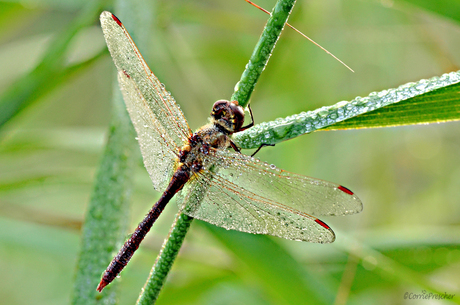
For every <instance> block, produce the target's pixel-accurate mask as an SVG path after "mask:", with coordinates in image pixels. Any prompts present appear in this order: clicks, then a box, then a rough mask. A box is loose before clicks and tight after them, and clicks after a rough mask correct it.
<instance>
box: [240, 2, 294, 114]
mask: <svg viewBox="0 0 460 305" xmlns="http://www.w3.org/2000/svg"><path fill="white" fill-rule="evenodd" d="M294 4H295V0H279V1H278V2H277V3H276V5H275V7H274V8H273V11H272V14H271V16H270V18H269V19H268V21H267V24H266V25H265V28H264V31H263V32H262V35H260V38H259V41H258V42H257V45H256V47H255V48H254V51H253V52H252V55H251V58H250V59H249V63H248V64H247V65H246V69H245V70H244V72H243V74H242V75H241V79H240V81H239V82H238V83H237V84H236V86H235V92H234V93H233V95H232V97H231V100H232V101H238V103H239V104H240V105H241V106H243V107H245V106H246V105H247V104H248V103H249V98H250V97H251V93H252V91H254V87H255V85H256V83H257V80H258V79H259V76H260V74H261V73H262V71H263V70H264V69H265V66H266V65H267V63H268V60H269V59H270V55H271V54H272V52H273V49H274V48H275V45H276V42H277V41H278V38H279V37H280V35H281V31H282V30H283V28H284V25H285V24H286V22H287V20H288V17H289V15H290V14H291V11H292V8H293V7H294Z"/></svg>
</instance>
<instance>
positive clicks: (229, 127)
mask: <svg viewBox="0 0 460 305" xmlns="http://www.w3.org/2000/svg"><path fill="white" fill-rule="evenodd" d="M211 122H212V123H213V124H215V125H217V126H219V127H220V128H223V129H224V131H225V132H228V134H232V133H234V132H237V131H239V130H240V129H241V127H242V126H243V123H244V110H243V107H241V106H240V105H238V101H231V102H229V101H226V100H219V101H217V102H215V103H214V106H213V107H212V112H211Z"/></svg>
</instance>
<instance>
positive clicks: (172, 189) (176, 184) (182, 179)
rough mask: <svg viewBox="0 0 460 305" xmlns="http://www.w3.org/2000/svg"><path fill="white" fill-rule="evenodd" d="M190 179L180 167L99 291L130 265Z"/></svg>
mask: <svg viewBox="0 0 460 305" xmlns="http://www.w3.org/2000/svg"><path fill="white" fill-rule="evenodd" d="M189 179H190V170H189V169H188V168H187V167H185V166H181V167H179V168H178V169H177V170H176V171H175V172H174V174H173V176H172V178H171V181H170V182H169V185H168V187H167V188H166V190H165V191H164V193H163V195H161V198H160V199H159V200H158V201H157V203H155V205H154V206H153V207H152V208H151V209H150V211H149V213H148V214H147V215H146V216H145V217H144V219H143V220H142V221H141V223H139V225H138V226H137V228H136V230H135V231H134V233H133V234H132V235H131V237H130V238H129V239H128V240H127V241H126V242H125V244H124V245H123V247H122V248H121V249H120V251H119V252H118V254H117V256H115V257H114V258H113V259H112V262H111V263H110V265H109V266H108V267H107V269H106V270H105V272H104V274H103V276H102V279H101V282H100V283H99V285H98V286H97V291H99V292H101V291H102V289H104V287H105V286H107V285H108V284H110V283H111V282H112V281H113V280H114V279H115V277H117V275H118V274H119V273H120V272H121V271H122V270H123V268H124V267H125V266H126V265H127V264H128V262H129V261H130V259H131V257H132V256H133V254H134V252H136V250H137V249H138V248H139V245H140V243H141V242H142V240H143V239H144V237H145V235H147V233H148V232H149V231H150V228H152V225H153V224H154V223H155V221H156V220H157V218H158V217H159V216H160V214H161V212H163V210H164V208H165V207H166V204H168V202H169V201H170V200H171V199H172V197H173V196H174V195H175V194H176V193H177V192H178V191H179V190H181V189H182V187H183V186H184V184H185V183H186V182H187V181H188V180H189Z"/></svg>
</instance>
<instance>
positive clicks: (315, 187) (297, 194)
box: [215, 150, 363, 216]
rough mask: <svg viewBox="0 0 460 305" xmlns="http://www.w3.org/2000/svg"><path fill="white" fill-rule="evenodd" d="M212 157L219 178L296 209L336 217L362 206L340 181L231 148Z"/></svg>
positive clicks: (352, 212)
mask: <svg viewBox="0 0 460 305" xmlns="http://www.w3.org/2000/svg"><path fill="white" fill-rule="evenodd" d="M215 157H216V159H217V160H218V162H219V163H220V165H221V169H220V170H219V172H218V175H219V177H221V178H222V179H225V180H228V181H231V182H232V183H233V184H235V185H237V186H238V187H241V188H245V189H246V190H248V191H250V192H252V193H255V194H259V195H263V196H264V197H265V198H268V199H270V200H271V201H273V202H278V203H280V204H283V205H285V206H288V207H290V208H293V209H296V210H298V211H301V212H304V213H308V214H312V215H316V216H337V215H350V214H355V213H359V212H361V211H362V209H363V204H362V202H361V200H360V199H359V198H358V197H357V196H356V195H355V194H353V192H351V191H350V190H348V189H347V188H345V187H343V186H341V185H339V184H335V183H331V182H327V181H324V180H320V179H315V178H310V177H306V176H302V175H298V174H294V173H290V172H287V171H284V170H282V169H279V168H277V167H276V166H274V165H269V164H267V163H265V162H261V161H260V160H258V159H256V158H252V157H249V156H246V155H243V154H239V153H234V152H231V151H226V150H222V151H217V152H216V155H215Z"/></svg>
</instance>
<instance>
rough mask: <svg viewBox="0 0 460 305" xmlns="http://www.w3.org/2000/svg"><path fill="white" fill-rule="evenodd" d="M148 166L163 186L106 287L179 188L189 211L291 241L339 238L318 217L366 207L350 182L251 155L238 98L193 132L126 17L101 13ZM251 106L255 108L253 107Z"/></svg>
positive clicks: (110, 270)
mask: <svg viewBox="0 0 460 305" xmlns="http://www.w3.org/2000/svg"><path fill="white" fill-rule="evenodd" d="M100 21H101V26H102V30H103V33H104V37H105V40H106V42H107V46H108V49H109V52H110V54H111V56H112V58H113V61H114V63H115V65H116V67H117V70H118V82H119V85H120V89H121V91H122V94H123V98H124V101H125V104H126V107H127V109H128V112H129V115H130V118H131V121H132V123H133V125H134V128H135V129H136V132H137V138H138V142H139V145H140V149H141V153H142V156H143V159H144V165H145V167H146V169H147V171H148V173H149V175H150V178H151V180H152V183H153V187H154V188H155V189H156V190H157V191H160V192H163V193H162V196H161V197H160V199H159V200H158V202H156V203H155V204H154V205H153V207H152V208H151V210H150V211H149V212H148V214H147V215H146V216H145V218H144V219H143V220H142V222H141V223H139V225H138V226H137V228H136V229H135V231H134V233H133V234H132V235H131V236H130V237H129V239H128V240H127V241H126V242H125V244H124V245H123V247H122V248H121V249H120V251H119V252H118V254H117V255H116V256H115V257H114V258H113V260H112V262H111V263H110V265H109V266H108V267H107V269H106V271H105V272H104V273H103V275H102V279H101V281H100V283H99V285H98V287H97V290H98V291H99V292H101V291H102V289H103V288H104V287H105V286H107V285H108V284H109V283H110V282H112V281H113V280H114V279H115V277H116V276H117V275H118V274H119V273H120V272H121V270H122V269H123V268H124V267H125V266H126V264H127V263H128V262H129V260H130V259H131V257H132V256H133V254H134V252H135V251H136V250H137V249H138V247H139V245H140V243H141V242H142V240H143V239H144V237H145V235H146V234H147V233H148V231H149V230H150V228H151V227H152V225H153V224H154V222H155V220H156V219H157V218H158V217H159V215H160V214H161V212H162V211H163V209H164V207H165V206H166V204H167V203H168V202H169V201H170V200H171V199H172V198H173V197H174V196H175V195H176V194H177V196H176V197H177V199H176V202H177V204H178V206H179V208H180V209H181V211H182V212H183V213H185V214H186V215H188V216H191V217H193V218H196V219H200V220H203V221H206V222H209V223H212V224H214V225H216V226H219V227H223V228H225V229H231V230H238V231H242V232H247V233H253V234H267V235H272V236H277V237H281V238H286V239H290V240H299V241H308V242H314V243H331V242H333V241H334V240H335V234H334V232H333V230H332V229H331V228H330V227H329V226H328V225H327V224H326V223H325V222H323V221H322V220H320V219H318V218H317V217H316V216H323V215H324V216H335V215H350V214H355V213H359V212H360V211H361V210H362V208H363V206H362V203H361V201H360V199H359V198H358V197H357V196H356V195H355V194H354V193H353V192H352V191H350V190H349V189H348V188H346V187H344V186H342V185H339V184H334V183H330V182H326V181H323V180H319V179H315V178H310V177H306V176H302V175H298V174H295V173H290V172H287V171H284V170H281V169H279V168H277V167H276V166H274V165H270V164H267V163H265V162H261V161H260V160H258V159H256V158H254V157H252V156H248V155H244V154H242V153H241V152H240V149H239V148H238V147H237V146H236V145H235V143H234V142H233V141H232V138H231V136H232V134H233V133H236V132H240V131H242V130H245V129H247V128H250V127H251V126H252V125H253V124H254V120H253V117H252V111H250V114H251V119H252V123H250V124H249V125H247V126H243V122H244V117H245V115H244V109H243V107H242V106H240V105H239V104H238V102H237V101H227V100H219V101H217V102H215V103H214V105H213V108H212V112H211V117H210V122H209V123H208V124H206V125H204V126H203V127H201V128H199V129H198V130H197V131H195V132H192V131H191V129H190V127H189V126H188V123H187V121H186V119H185V116H184V114H183V113H182V111H181V110H180V108H179V106H178V105H177V103H176V102H175V100H174V98H173V97H172V95H171V94H170V93H169V92H168V91H167V90H166V89H165V86H164V85H163V84H162V83H161V82H160V81H159V80H158V78H157V77H156V76H155V75H154V74H153V72H152V71H151V70H150V68H149V67H148V66H147V63H146V62H145V60H144V58H143V57H142V55H141V53H140V51H139V50H138V48H137V47H136V45H135V43H134V41H133V39H132V38H131V36H130V35H129V33H128V31H127V30H126V28H125V27H124V26H123V24H122V23H121V21H120V20H119V19H118V18H117V17H116V16H115V15H114V14H112V13H110V12H107V11H105V12H103V13H102V14H101V16H100ZM249 109H250V108H249Z"/></svg>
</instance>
